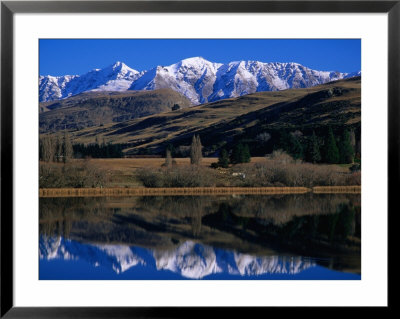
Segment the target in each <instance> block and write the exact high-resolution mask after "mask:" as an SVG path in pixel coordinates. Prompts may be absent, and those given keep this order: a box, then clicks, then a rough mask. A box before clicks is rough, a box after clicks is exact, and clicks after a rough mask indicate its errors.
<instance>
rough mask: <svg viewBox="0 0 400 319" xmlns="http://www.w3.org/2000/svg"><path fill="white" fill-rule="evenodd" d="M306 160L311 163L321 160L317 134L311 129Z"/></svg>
mask: <svg viewBox="0 0 400 319" xmlns="http://www.w3.org/2000/svg"><path fill="white" fill-rule="evenodd" d="M306 157H307V160H308V161H309V162H311V163H314V164H315V163H318V162H319V161H320V160H321V152H320V150H319V141H318V137H317V135H315V132H314V131H313V133H312V135H311V138H310V140H309V142H308V149H307V156H306Z"/></svg>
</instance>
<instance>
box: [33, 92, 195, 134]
mask: <svg viewBox="0 0 400 319" xmlns="http://www.w3.org/2000/svg"><path fill="white" fill-rule="evenodd" d="M175 103H176V104H179V105H180V106H181V107H182V108H185V107H188V106H190V105H191V103H190V101H189V100H188V99H187V98H186V97H184V96H182V95H181V94H179V93H178V92H175V91H173V90H170V89H161V90H154V91H128V92H88V93H82V94H79V95H76V96H73V97H70V98H68V99H64V100H59V101H52V102H45V103H40V105H39V110H40V116H39V127H40V131H41V133H45V132H48V131H57V130H63V129H64V128H67V129H69V130H77V129H82V128H86V127H93V126H100V125H106V124H109V123H115V122H122V121H127V120H131V119H134V118H138V117H143V116H148V115H151V114H157V113H162V112H167V111H170V110H171V108H172V106H173V105H174V104H175Z"/></svg>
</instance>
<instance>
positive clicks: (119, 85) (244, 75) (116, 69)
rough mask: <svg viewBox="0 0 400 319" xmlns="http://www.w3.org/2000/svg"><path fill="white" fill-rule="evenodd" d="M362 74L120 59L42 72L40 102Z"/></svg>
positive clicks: (205, 97)
mask: <svg viewBox="0 0 400 319" xmlns="http://www.w3.org/2000/svg"><path fill="white" fill-rule="evenodd" d="M360 74H361V71H356V72H352V73H342V72H338V71H318V70H312V69H310V68H308V67H306V66H303V65H301V64H299V63H295V62H284V63H281V62H268V63H266V62H260V61H246V60H240V61H233V62H229V63H225V64H224V63H216V62H211V61H208V60H206V59H204V58H202V57H192V58H187V59H183V60H181V61H178V62H177V63H174V64H171V65H169V66H156V67H154V68H152V69H150V70H147V71H141V72H140V71H137V70H135V69H132V68H130V67H129V66H127V65H126V64H124V63H123V62H120V61H117V62H116V63H114V64H112V65H110V66H108V67H105V68H103V69H93V70H91V71H89V72H88V73H85V74H83V75H65V76H51V75H47V76H40V77H39V101H40V102H47V101H52V100H59V99H64V98H67V97H71V96H74V95H77V94H79V93H82V92H87V91H121V92H123V91H129V90H140V91H142V90H145V91H147V90H155V89H162V88H171V89H173V90H175V91H177V92H179V93H181V94H182V95H184V96H185V97H187V98H188V99H189V100H190V101H191V102H192V104H193V105H198V104H203V103H207V102H213V101H218V100H221V99H226V98H232V97H239V96H242V95H246V94H250V93H255V92H263V91H280V90H284V89H290V88H306V87H311V86H315V85H319V84H324V83H327V82H331V81H335V80H340V79H344V78H348V77H353V76H358V75H360Z"/></svg>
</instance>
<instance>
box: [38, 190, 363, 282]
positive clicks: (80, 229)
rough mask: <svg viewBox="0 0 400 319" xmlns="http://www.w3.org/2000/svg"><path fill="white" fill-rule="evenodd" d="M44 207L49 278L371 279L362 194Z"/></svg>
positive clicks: (43, 262)
mask: <svg viewBox="0 0 400 319" xmlns="http://www.w3.org/2000/svg"><path fill="white" fill-rule="evenodd" d="M39 214H40V220H39V229H40V237H39V258H40V271H39V272H40V273H39V279H360V278H361V253H360V251H361V209H360V196H359V195H315V194H314V195H313V194H306V195H280V196H254V195H252V196H248V195H246V196H237V195H236V196H235V195H231V196H158V197H153V196H145V197H129V198H128V197H126V198H125V197H124V198H112V197H110V198H40V211H39ZM85 271H86V272H85ZM85 273H86V275H85ZM267 275H268V276H269V277H268V276H267ZM277 275H279V276H277ZM283 275H285V276H283ZM85 276H86V277H85ZM274 276H275V277H274ZM282 276H283V277H282Z"/></svg>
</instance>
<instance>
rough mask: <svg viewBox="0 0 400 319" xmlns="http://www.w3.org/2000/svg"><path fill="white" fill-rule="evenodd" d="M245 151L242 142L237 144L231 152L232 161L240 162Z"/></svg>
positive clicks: (234, 162)
mask: <svg viewBox="0 0 400 319" xmlns="http://www.w3.org/2000/svg"><path fill="white" fill-rule="evenodd" d="M242 153H243V145H242V143H239V144H236V145H235V146H234V147H233V150H232V153H231V163H233V164H238V163H241V156H242V155H241V154H242Z"/></svg>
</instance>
